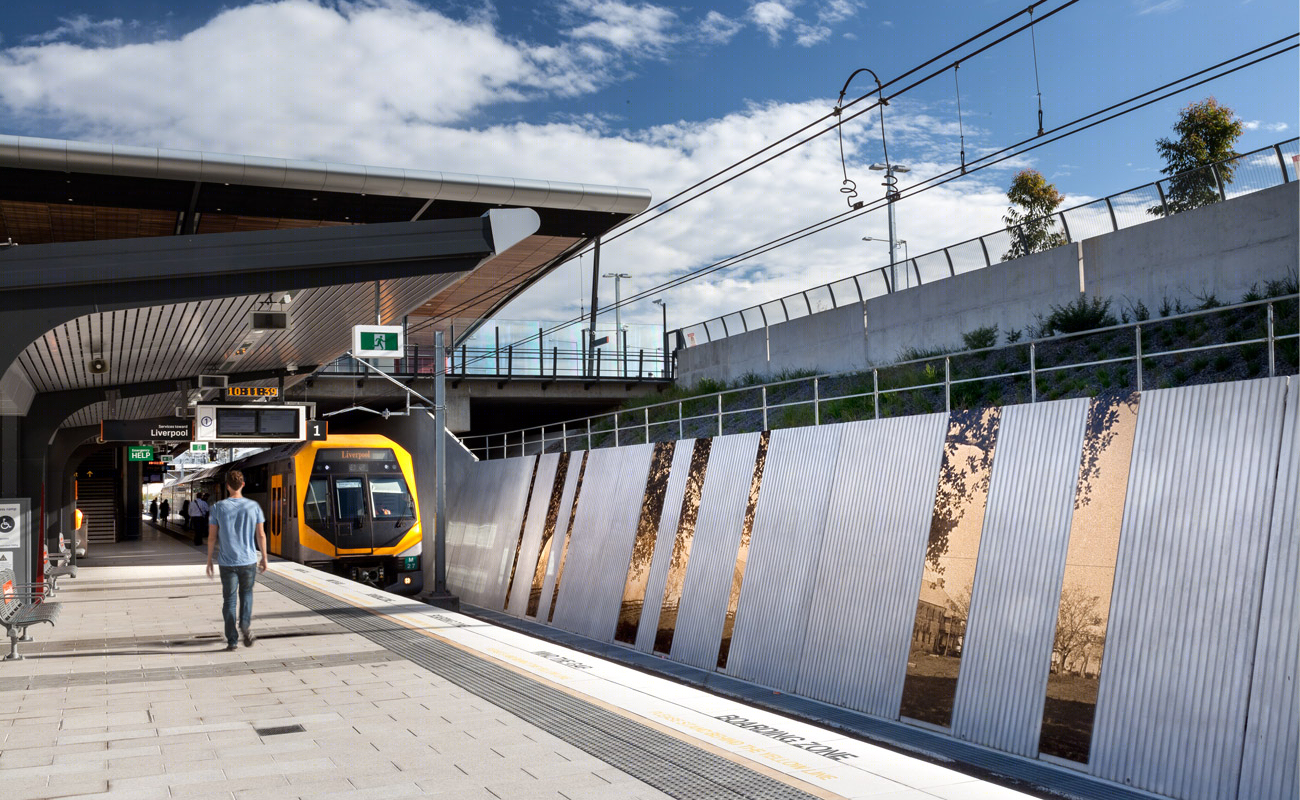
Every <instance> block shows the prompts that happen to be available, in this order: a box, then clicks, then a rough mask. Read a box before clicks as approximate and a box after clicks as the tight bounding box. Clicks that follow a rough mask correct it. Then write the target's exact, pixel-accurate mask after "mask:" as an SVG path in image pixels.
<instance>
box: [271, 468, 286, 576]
mask: <svg viewBox="0 0 1300 800" xmlns="http://www.w3.org/2000/svg"><path fill="white" fill-rule="evenodd" d="M267 505H269V506H270V507H271V508H270V512H271V518H270V519H269V520H268V522H269V523H270V531H269V534H270V539H271V541H270V543H269V548H270V550H271V552H272V553H274V554H276V555H277V556H278V555H282V554H283V553H284V550H283V549H282V547H283V544H282V543H283V535H284V505H285V503H284V476H283V475H272V476H271V502H270V503H268V504H267Z"/></svg>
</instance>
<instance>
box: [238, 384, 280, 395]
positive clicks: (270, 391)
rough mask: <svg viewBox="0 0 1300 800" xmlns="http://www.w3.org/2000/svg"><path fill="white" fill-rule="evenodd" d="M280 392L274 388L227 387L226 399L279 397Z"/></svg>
mask: <svg viewBox="0 0 1300 800" xmlns="http://www.w3.org/2000/svg"><path fill="white" fill-rule="evenodd" d="M279 396H280V390H279V389H278V388H276V387H275V386H229V387H227V388H226V397H279Z"/></svg>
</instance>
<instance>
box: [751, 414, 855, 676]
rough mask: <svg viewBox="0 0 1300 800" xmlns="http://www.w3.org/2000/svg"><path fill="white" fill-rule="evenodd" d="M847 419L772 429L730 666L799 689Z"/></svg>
mask: <svg viewBox="0 0 1300 800" xmlns="http://www.w3.org/2000/svg"><path fill="white" fill-rule="evenodd" d="M844 427H845V426H844V425H821V426H818V427H815V428H785V429H782V430H776V431H772V441H771V443H770V444H769V445H768V451H767V465H766V466H765V467H764V469H763V487H762V491H760V492H759V494H758V508H757V511H756V512H755V515H754V531H753V536H752V544H751V545H750V551H749V568H748V570H747V572H746V575H745V585H744V588H743V589H742V590H741V593H740V606H739V608H738V609H737V612H736V629H735V633H734V634H733V636H734V641H733V643H732V646H731V648H732V649H731V658H730V661H729V663H728V665H727V673H728V674H730V675H735V676H737V677H739V678H743V679H744V680H748V681H754V682H755V683H759V684H762V685H764V686H770V687H772V688H774V689H779V690H781V691H793V690H794V688H795V682H796V680H797V678H798V675H799V654H800V652H801V651H802V649H803V640H804V635H805V633H806V632H807V626H808V608H809V606H810V604H811V602H810V601H811V599H812V594H813V586H814V582H815V578H816V575H815V574H814V571H813V570H814V569H815V567H816V564H817V557H818V553H819V552H820V550H821V544H822V535H823V534H824V533H825V530H826V515H827V512H828V508H829V504H830V493H831V484H832V482H833V481H832V478H833V477H834V474H835V466H836V458H837V456H838V454H839V449H840V440H841V437H842V436H843V434H844Z"/></svg>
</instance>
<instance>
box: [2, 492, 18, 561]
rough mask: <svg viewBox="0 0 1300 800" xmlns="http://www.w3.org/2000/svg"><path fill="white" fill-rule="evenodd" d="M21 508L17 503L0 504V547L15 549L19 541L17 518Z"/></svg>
mask: <svg viewBox="0 0 1300 800" xmlns="http://www.w3.org/2000/svg"><path fill="white" fill-rule="evenodd" d="M21 514H22V509H21V508H19V507H18V506H17V505H12V504H8V503H6V504H4V505H0V548H5V549H9V550H16V549H17V548H18V546H19V542H20V533H19V530H18V520H19V519H20V517H21Z"/></svg>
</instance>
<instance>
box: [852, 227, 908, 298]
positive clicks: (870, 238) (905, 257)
mask: <svg viewBox="0 0 1300 800" xmlns="http://www.w3.org/2000/svg"><path fill="white" fill-rule="evenodd" d="M862 241H864V242H888V241H889V240H888V239H877V238H876V237H874V236H863V237H862ZM895 244H901V245H902V246H903V262H904V263H905V264H906V262H908V261H911V257H910V256H908V255H907V240H906V239H899V240H898V241H897V242H895ZM889 260H890V261H891V262H892V261H893V260H894V259H893V251H892V250H891V251H890V259H889ZM891 267H892V264H891ZM893 274H894V277H897V274H896V273H893ZM903 275H904V277H905V278H906V281H905V283H907V284H908V286H911V284H912V272H911V270H910V269H909V268H908V267H906V266H904V267H903ZM890 280H893V278H890Z"/></svg>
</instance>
